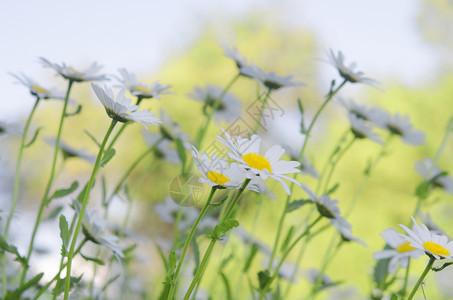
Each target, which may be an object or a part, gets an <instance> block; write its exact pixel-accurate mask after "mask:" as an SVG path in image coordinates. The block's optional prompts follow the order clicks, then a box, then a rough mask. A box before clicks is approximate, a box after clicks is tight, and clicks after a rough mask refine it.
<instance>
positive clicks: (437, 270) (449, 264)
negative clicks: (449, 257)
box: [431, 262, 453, 272]
mask: <svg viewBox="0 0 453 300" xmlns="http://www.w3.org/2000/svg"><path fill="white" fill-rule="evenodd" d="M451 265H453V262H448V263H444V264H443V265H442V266H441V267H439V268H432V269H431V270H433V271H434V272H439V271H442V270H443V269H445V268H446V267H448V266H451Z"/></svg>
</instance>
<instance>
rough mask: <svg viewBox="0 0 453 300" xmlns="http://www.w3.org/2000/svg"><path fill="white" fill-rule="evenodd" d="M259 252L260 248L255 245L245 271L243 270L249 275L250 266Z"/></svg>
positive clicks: (251, 249)
mask: <svg viewBox="0 0 453 300" xmlns="http://www.w3.org/2000/svg"><path fill="white" fill-rule="evenodd" d="M258 250H259V248H258V246H257V245H255V244H253V245H252V247H251V248H250V254H249V256H248V258H247V260H246V261H245V264H244V269H243V270H244V273H247V272H248V270H249V269H250V266H251V265H252V262H253V259H254V258H255V256H256V254H257V253H258Z"/></svg>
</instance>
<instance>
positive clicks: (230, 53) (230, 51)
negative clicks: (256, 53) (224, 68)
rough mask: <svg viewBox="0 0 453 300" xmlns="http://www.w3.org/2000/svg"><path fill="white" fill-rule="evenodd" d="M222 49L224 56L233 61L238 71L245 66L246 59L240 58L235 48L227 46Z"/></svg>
mask: <svg viewBox="0 0 453 300" xmlns="http://www.w3.org/2000/svg"><path fill="white" fill-rule="evenodd" d="M222 48H223V52H224V54H225V56H226V57H228V58H231V59H232V60H234V62H235V63H236V66H237V67H238V69H239V71H240V70H241V68H242V67H245V66H247V58H245V57H244V56H242V55H241V54H240V53H239V51H238V49H237V48H236V47H232V48H230V47H228V46H227V45H222Z"/></svg>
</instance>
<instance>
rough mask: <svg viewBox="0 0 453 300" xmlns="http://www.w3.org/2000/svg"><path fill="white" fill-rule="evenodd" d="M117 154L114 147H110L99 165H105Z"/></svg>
mask: <svg viewBox="0 0 453 300" xmlns="http://www.w3.org/2000/svg"><path fill="white" fill-rule="evenodd" d="M115 154H116V151H115V149H114V148H110V149H108V150H107V151H105V152H104V155H103V156H102V159H101V161H100V162H99V166H101V167H104V166H105V165H106V164H107V163H108V162H109V161H110V160H111V159H112V158H113V157H114V156H115Z"/></svg>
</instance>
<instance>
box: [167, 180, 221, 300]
mask: <svg viewBox="0 0 453 300" xmlns="http://www.w3.org/2000/svg"><path fill="white" fill-rule="evenodd" d="M216 190H217V187H215V186H214V187H212V188H211V193H210V194H209V197H208V200H207V201H206V203H205V204H204V206H203V208H202V209H201V211H200V213H199V214H198V217H197V219H196V220H195V223H194V224H193V225H192V228H191V229H190V232H189V236H188V237H187V239H186V241H185V243H184V247H183V248H182V253H181V257H180V258H179V261H178V266H177V267H176V271H175V273H174V274H173V276H172V279H171V281H170V284H171V287H170V292H169V293H168V298H167V299H173V295H174V293H175V289H176V283H177V280H178V275H179V272H180V271H181V267H182V264H183V262H184V258H185V257H186V253H187V249H188V248H189V245H190V243H191V242H192V238H193V235H194V234H195V231H196V229H197V227H198V224H199V223H200V221H201V219H202V218H203V216H204V214H205V213H206V211H207V210H208V208H209V205H210V204H211V200H212V197H213V196H214V193H215V192H216Z"/></svg>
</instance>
